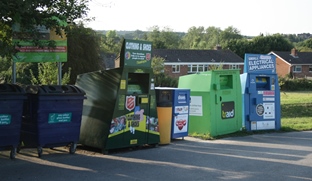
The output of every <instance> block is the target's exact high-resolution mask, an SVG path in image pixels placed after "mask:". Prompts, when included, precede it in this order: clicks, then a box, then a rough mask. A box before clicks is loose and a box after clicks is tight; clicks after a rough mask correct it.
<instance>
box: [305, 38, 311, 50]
mask: <svg viewBox="0 0 312 181" xmlns="http://www.w3.org/2000/svg"><path fill="white" fill-rule="evenodd" d="M303 46H305V47H307V48H312V38H310V39H307V40H305V41H304V42H303Z"/></svg>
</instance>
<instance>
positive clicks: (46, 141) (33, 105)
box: [21, 85, 86, 157]
mask: <svg viewBox="0 0 312 181" xmlns="http://www.w3.org/2000/svg"><path fill="white" fill-rule="evenodd" d="M25 91H26V95H27V101H26V102H25V104H26V106H24V113H23V115H24V116H23V120H22V128H21V148H23V147H26V148H37V151H38V157H41V155H42V148H53V147H58V146H70V147H69V152H70V153H71V154H74V153H75V151H76V146H77V143H78V141H79V135H80V126H81V117H82V107H83V100H84V99H85V98H86V97H85V92H84V91H83V90H82V89H80V88H78V87H76V86H74V85H41V86H27V87H26V88H25Z"/></svg>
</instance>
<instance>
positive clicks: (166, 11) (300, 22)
mask: <svg viewBox="0 0 312 181" xmlns="http://www.w3.org/2000/svg"><path fill="white" fill-rule="evenodd" d="M89 8H90V11H89V13H88V15H89V17H94V18H95V21H93V22H90V23H85V25H86V26H87V27H90V28H92V29H94V30H116V31H123V30H128V31H135V30H141V31H148V30H149V29H150V28H151V27H153V26H158V27H159V28H160V30H162V29H164V28H170V29H171V30H172V31H174V32H187V31H188V30H189V29H190V28H191V27H193V26H195V27H197V28H198V27H200V26H203V27H204V28H208V27H210V26H214V27H217V28H220V29H221V30H224V29H226V28H228V27H229V26H232V27H234V28H236V29H238V30H239V31H240V34H241V35H246V36H258V35H260V33H262V34H264V35H272V34H275V33H281V34H300V33H311V34H312V23H311V22H312V21H311V18H312V0H181V1H177V0H91V2H90V3H89Z"/></svg>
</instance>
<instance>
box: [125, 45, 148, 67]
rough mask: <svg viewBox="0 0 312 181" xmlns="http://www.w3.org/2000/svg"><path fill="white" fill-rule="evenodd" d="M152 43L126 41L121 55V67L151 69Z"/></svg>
mask: <svg viewBox="0 0 312 181" xmlns="http://www.w3.org/2000/svg"><path fill="white" fill-rule="evenodd" d="M151 62H152V42H148V41H139V40H128V39H125V40H124V42H123V45H122V49H121V54H120V67H123V66H124V67H146V68H151Z"/></svg>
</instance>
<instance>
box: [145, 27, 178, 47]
mask: <svg viewBox="0 0 312 181" xmlns="http://www.w3.org/2000/svg"><path fill="white" fill-rule="evenodd" d="M145 40H147V41H150V42H152V43H153V48H154V49H176V48H178V46H179V41H180V37H179V36H178V35H177V34H176V33H174V32H173V31H172V29H170V28H167V27H165V28H164V29H163V30H160V28H159V27H158V26H153V27H151V28H150V32H149V33H147V36H146V38H145Z"/></svg>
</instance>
